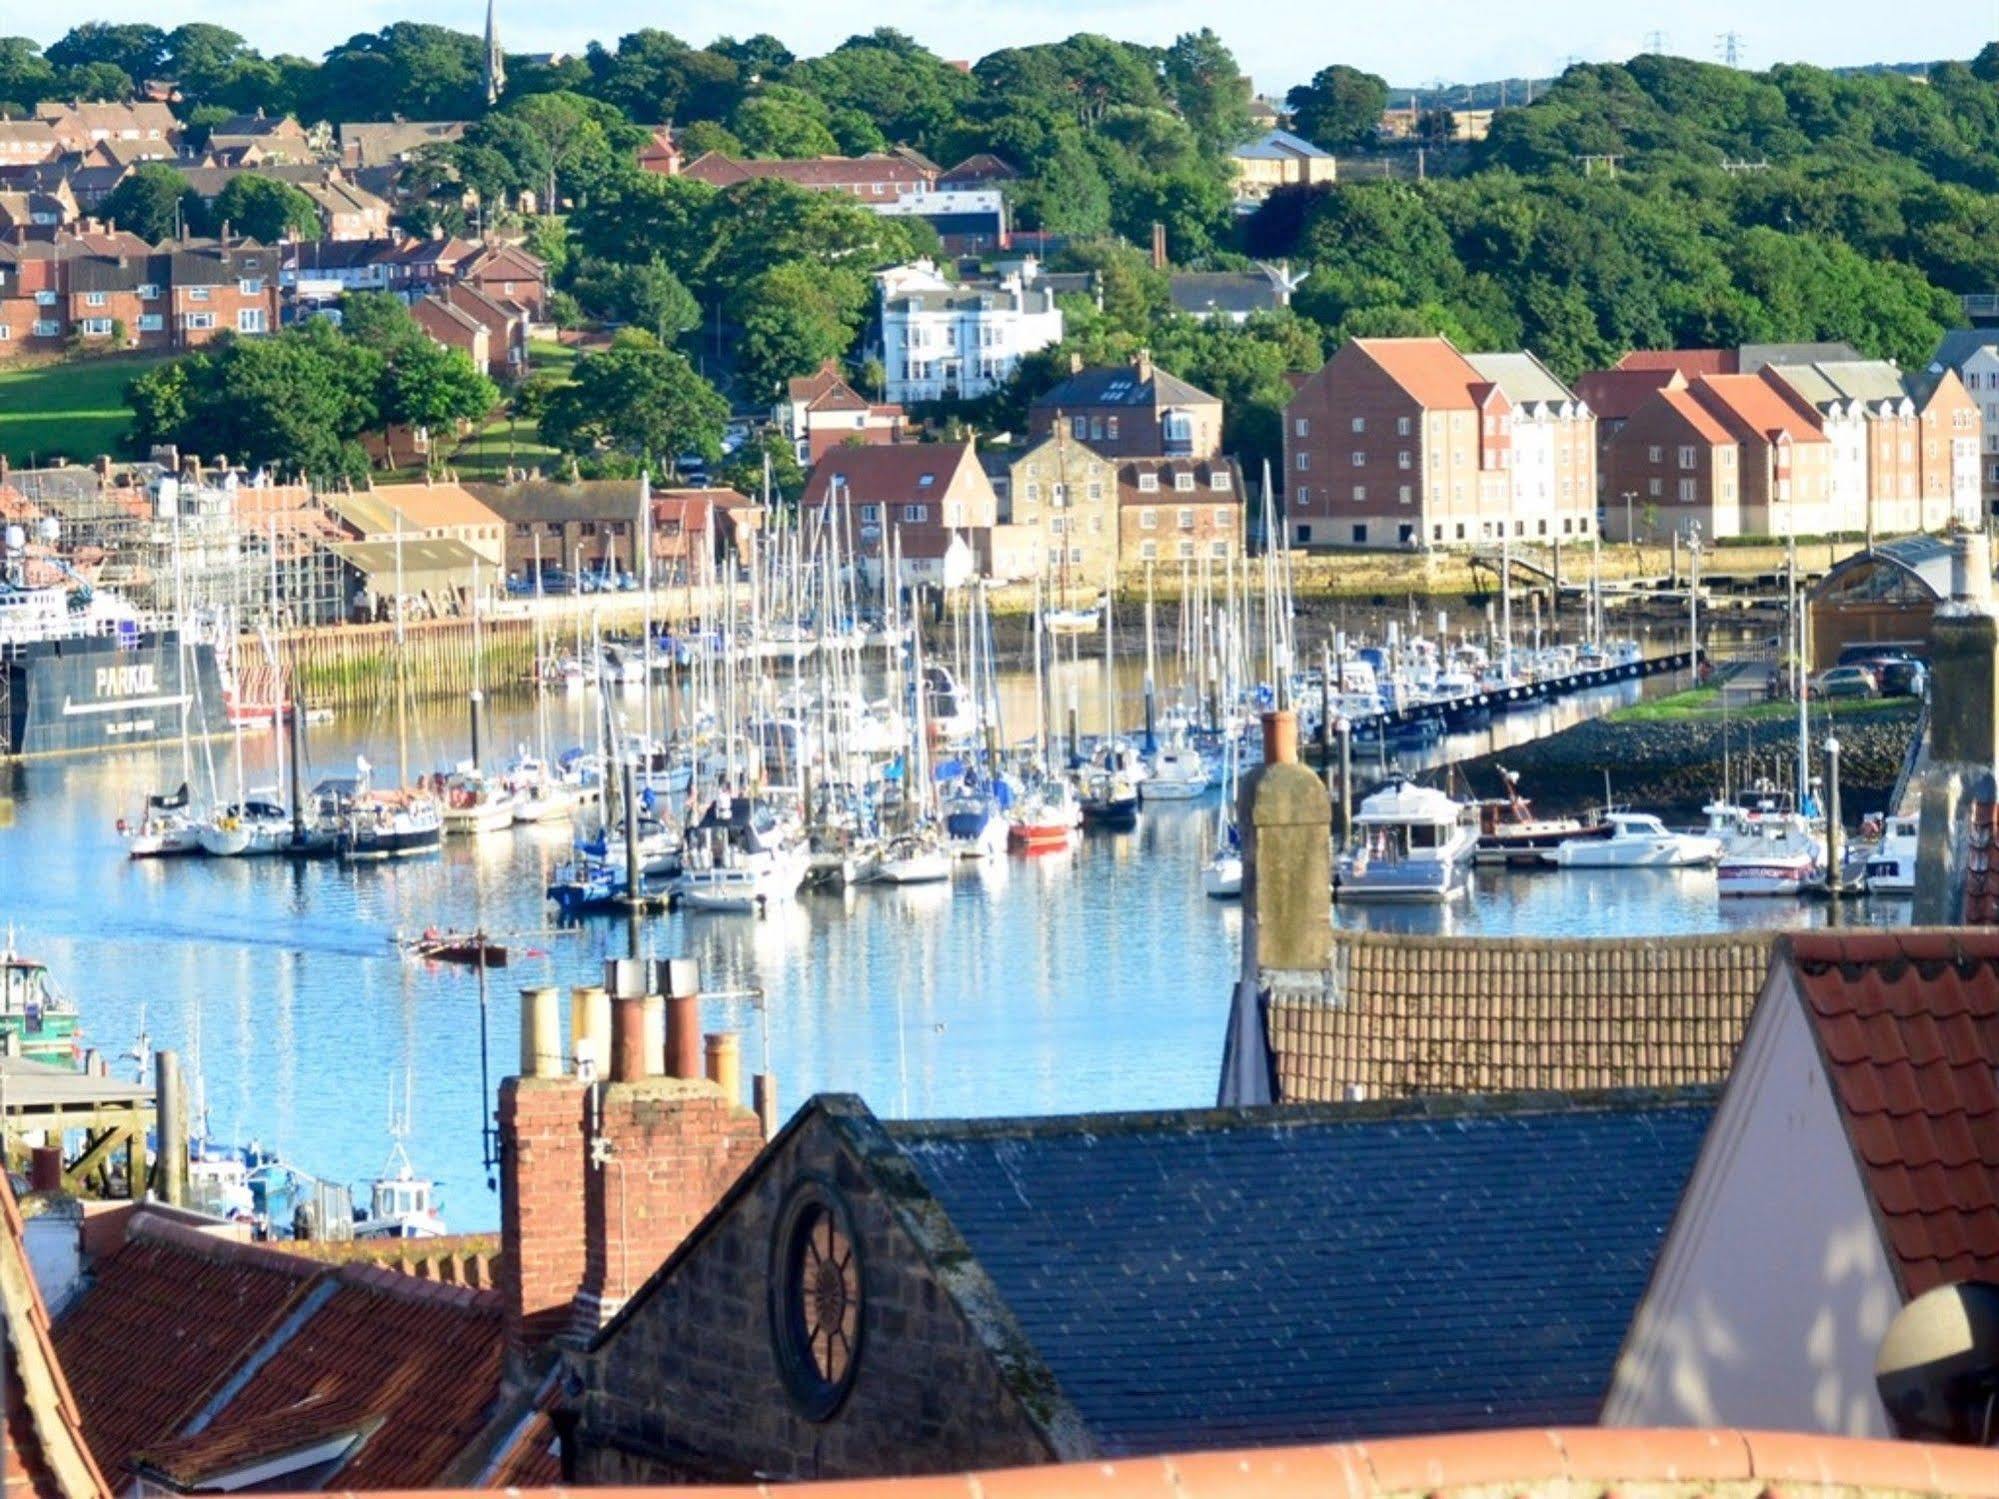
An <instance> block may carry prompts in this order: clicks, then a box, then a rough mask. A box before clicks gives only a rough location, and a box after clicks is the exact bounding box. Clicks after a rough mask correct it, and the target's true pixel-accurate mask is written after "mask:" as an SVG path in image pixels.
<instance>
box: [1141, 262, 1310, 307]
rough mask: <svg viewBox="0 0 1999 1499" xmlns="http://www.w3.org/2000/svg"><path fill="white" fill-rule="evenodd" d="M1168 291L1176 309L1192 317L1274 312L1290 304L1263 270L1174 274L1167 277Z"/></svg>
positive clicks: (1177, 272) (1280, 289) (1283, 293)
mask: <svg viewBox="0 0 1999 1499" xmlns="http://www.w3.org/2000/svg"><path fill="white" fill-rule="evenodd" d="M1166 290H1167V295H1168V296H1169V297H1170V298H1171V299H1172V302H1173V307H1174V310H1175V311H1177V312H1184V313H1187V314H1189V315H1190V316H1193V317H1200V316H1203V315H1205V314H1209V313H1216V312H1226V313H1231V314H1234V313H1251V312H1274V311H1276V310H1277V309H1278V308H1280V307H1284V306H1288V305H1289V296H1288V294H1287V293H1286V292H1285V291H1284V290H1283V289H1282V288H1281V287H1279V286H1278V284H1277V283H1276V282H1275V281H1273V280H1272V279H1271V278H1270V277H1269V276H1267V275H1265V274H1264V273H1263V272H1261V271H1175V272H1174V273H1173V274H1172V275H1171V276H1169V277H1167V278H1166Z"/></svg>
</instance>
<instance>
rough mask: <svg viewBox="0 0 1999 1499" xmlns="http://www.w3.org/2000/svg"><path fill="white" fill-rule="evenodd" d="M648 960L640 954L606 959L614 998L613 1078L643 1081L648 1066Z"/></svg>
mask: <svg viewBox="0 0 1999 1499" xmlns="http://www.w3.org/2000/svg"><path fill="white" fill-rule="evenodd" d="M645 972H646V965H645V963H644V962H643V961H642V960H641V959H638V958H607V959H605V960H604V988H605V989H606V990H607V991H609V994H610V998H611V1081H612V1082H614V1083H636V1082H642V1081H643V1080H644V1079H645V1078H646V1077H647V1076H648V1075H649V1071H648V1069H647V1066H646V982H645Z"/></svg>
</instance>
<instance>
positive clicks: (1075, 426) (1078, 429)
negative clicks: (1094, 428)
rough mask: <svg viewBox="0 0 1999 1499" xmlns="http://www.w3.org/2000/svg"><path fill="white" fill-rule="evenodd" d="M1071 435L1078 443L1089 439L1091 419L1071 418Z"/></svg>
mask: <svg viewBox="0 0 1999 1499" xmlns="http://www.w3.org/2000/svg"><path fill="white" fill-rule="evenodd" d="M1069 435H1070V436H1071V437H1073V438H1075V439H1076V441H1078V442H1081V441H1082V440H1083V439H1084V438H1086V437H1088V436H1089V435H1090V419H1089V418H1088V417H1087V416H1072V417H1070V418H1069Z"/></svg>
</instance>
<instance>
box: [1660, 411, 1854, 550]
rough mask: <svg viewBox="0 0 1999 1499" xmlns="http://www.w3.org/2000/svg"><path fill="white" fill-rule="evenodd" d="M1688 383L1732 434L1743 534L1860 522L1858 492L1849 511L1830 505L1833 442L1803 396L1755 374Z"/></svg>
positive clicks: (1801, 532)
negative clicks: (1838, 509)
mask: <svg viewBox="0 0 1999 1499" xmlns="http://www.w3.org/2000/svg"><path fill="white" fill-rule="evenodd" d="M1688 390H1689V392H1690V394H1691V395H1692V396H1693V398H1694V399H1695V400H1696V401H1698V402H1700V403H1701V404H1702V405H1703V406H1705V407H1706V408H1707V409H1708V410H1709V411H1710V412H1711V413H1712V414H1713V415H1714V416H1715V417H1716V418H1717V419H1718V420H1720V421H1721V423H1722V425H1723V426H1725V427H1727V428H1728V429H1729V431H1730V434H1731V435H1732V436H1733V437H1734V438H1735V441H1736V446H1737V450H1738V453H1739V455H1740V456H1739V457H1738V459H1737V462H1736V468H1737V471H1738V474H1739V476H1740V479H1741V489H1742V528H1743V531H1742V534H1746V535H1751V536H1822V535H1824V534H1826V533H1827V532H1828V531H1839V530H1858V529H1860V528H1861V527H1860V524H1859V522H1860V520H1861V516H1862V512H1863V511H1864V508H1865V502H1864V499H1862V500H1861V501H1860V503H1857V504H1856V505H1855V506H1854V507H1853V510H1852V512H1851V513H1850V514H1836V513H1835V512H1834V510H1833V505H1832V499H1833V493H1832V477H1833V457H1834V454H1833V445H1832V442H1831V441H1830V439H1828V438H1827V436H1826V434H1825V428H1824V426H1823V424H1822V422H1821V421H1820V420H1819V419H1818V414H1817V413H1816V412H1814V411H1813V410H1812V408H1811V407H1810V406H1809V405H1808V404H1807V403H1805V402H1803V401H1801V400H1799V399H1798V398H1797V397H1796V396H1794V395H1793V394H1791V392H1790V391H1789V390H1787V389H1786V388H1785V387H1784V386H1783V385H1782V384H1781V383H1779V382H1777V381H1774V380H1769V379H1765V378H1763V377H1762V376H1761V375H1760V374H1758V375H1709V376H1707V377H1705V378H1703V379H1700V380H1696V381H1695V382H1694V383H1693V384H1692V385H1691V386H1689V387H1688ZM1848 522H1853V524H1848Z"/></svg>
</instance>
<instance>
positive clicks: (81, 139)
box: [35, 99, 180, 160]
mask: <svg viewBox="0 0 1999 1499" xmlns="http://www.w3.org/2000/svg"><path fill="white" fill-rule="evenodd" d="M35 118H36V119H38V120H41V121H43V122H44V123H45V124H47V125H48V127H49V130H50V133H51V134H52V135H53V136H54V137H55V143H56V150H57V151H58V152H64V151H87V150H89V149H90V148H91V147H92V146H93V145H96V144H98V143H99V142H103V141H115V142H124V143H128V144H131V143H136V144H138V145H139V146H140V147H141V148H142V149H143V150H144V151H145V153H146V155H145V157H144V159H146V160H163V159H165V158H168V157H171V156H174V155H176V154H177V153H178V152H179V150H180V121H179V120H178V119H176V118H175V117H174V112H173V111H172V110H171V109H169V108H167V106H166V105H164V104H160V103H155V102H152V101H149V100H140V101H137V102H134V103H123V102H119V103H112V102H103V101H100V102H83V101H76V102H72V103H68V104H65V103H63V102H61V101H60V100H56V99H44V100H43V101H42V102H41V103H40V104H39V105H37V106H36V108H35Z"/></svg>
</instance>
